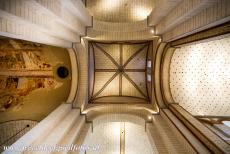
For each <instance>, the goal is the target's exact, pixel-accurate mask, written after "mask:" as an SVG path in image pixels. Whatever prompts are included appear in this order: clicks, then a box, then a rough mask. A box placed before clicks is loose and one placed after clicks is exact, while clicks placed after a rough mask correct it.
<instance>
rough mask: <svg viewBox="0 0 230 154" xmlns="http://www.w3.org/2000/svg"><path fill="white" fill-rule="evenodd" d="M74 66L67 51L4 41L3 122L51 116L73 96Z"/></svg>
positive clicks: (0, 60) (0, 71) (0, 55)
mask: <svg viewBox="0 0 230 154" xmlns="http://www.w3.org/2000/svg"><path fill="white" fill-rule="evenodd" d="M70 65H71V64H70V59H69V54H68V51H67V50H66V49H64V48H57V47H52V46H47V45H41V44H37V43H32V42H27V41H22V40H14V39H7V38H0V122H4V121H9V120H15V119H30V120H36V121H40V120H42V119H43V118H44V117H45V116H47V115H48V114H49V113H50V112H51V111H52V110H53V109H55V108H56V107H57V106H59V104H61V103H62V102H64V101H65V100H66V99H67V97H68V95H69V91H70V86H71V85H70V84H71V75H70V74H71V72H70V71H69V70H70V68H71V66H70ZM58 68H65V69H64V72H63V71H61V72H60V71H59V72H58ZM59 70H60V69H59ZM63 73H64V74H63ZM62 75H63V76H62Z"/></svg>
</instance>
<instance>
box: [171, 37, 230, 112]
mask: <svg viewBox="0 0 230 154" xmlns="http://www.w3.org/2000/svg"><path fill="white" fill-rule="evenodd" d="M229 49H230V38H229V37H228V38H224V39H221V40H214V41H210V42H204V43H199V44H193V45H188V46H183V47H181V48H179V49H176V50H175V53H174V55H173V57H172V59H171V65H170V88H171V92H172V96H173V99H174V100H175V102H177V103H179V104H180V105H181V106H182V107H183V108H185V109H186V110H187V111H189V112H190V113H191V114H193V115H211V116H229V115H230V103H229V100H230V69H229V68H230V52H229Z"/></svg>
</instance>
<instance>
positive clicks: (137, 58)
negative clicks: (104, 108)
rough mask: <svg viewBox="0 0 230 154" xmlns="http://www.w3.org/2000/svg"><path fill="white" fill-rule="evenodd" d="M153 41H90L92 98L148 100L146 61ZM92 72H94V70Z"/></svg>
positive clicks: (94, 99)
mask: <svg viewBox="0 0 230 154" xmlns="http://www.w3.org/2000/svg"><path fill="white" fill-rule="evenodd" d="M149 48H150V42H144V43H98V42H90V43H89V59H90V61H92V60H93V61H94V62H90V69H89V70H90V73H89V74H90V76H94V77H93V78H92V77H91V78H90V80H93V81H90V82H89V83H91V84H90V85H92V86H90V88H89V92H90V102H107V103H115V102H116V103H127V102H136V103H137V102H142V103H143V102H145V103H146V102H149V96H148V90H147V82H146V72H147V71H146V68H147V67H146V64H147V57H148V50H149ZM92 72H93V73H92Z"/></svg>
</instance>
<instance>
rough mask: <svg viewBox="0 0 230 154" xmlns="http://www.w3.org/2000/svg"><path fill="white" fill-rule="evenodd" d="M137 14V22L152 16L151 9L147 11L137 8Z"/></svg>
mask: <svg viewBox="0 0 230 154" xmlns="http://www.w3.org/2000/svg"><path fill="white" fill-rule="evenodd" d="M135 12H136V18H137V20H143V19H145V18H147V16H148V15H149V14H150V12H151V9H147V8H144V7H137V8H136V9H135Z"/></svg>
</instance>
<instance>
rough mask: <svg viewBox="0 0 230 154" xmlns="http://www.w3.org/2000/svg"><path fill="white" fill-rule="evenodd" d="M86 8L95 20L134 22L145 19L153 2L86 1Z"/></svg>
mask: <svg viewBox="0 0 230 154" xmlns="http://www.w3.org/2000/svg"><path fill="white" fill-rule="evenodd" d="M86 7H87V9H88V10H89V12H90V14H91V15H92V16H93V17H94V19H95V20H100V21H106V22H135V21H140V20H144V19H146V18H147V16H148V15H149V14H150V13H151V11H152V10H153V8H154V0H87V1H86Z"/></svg>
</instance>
